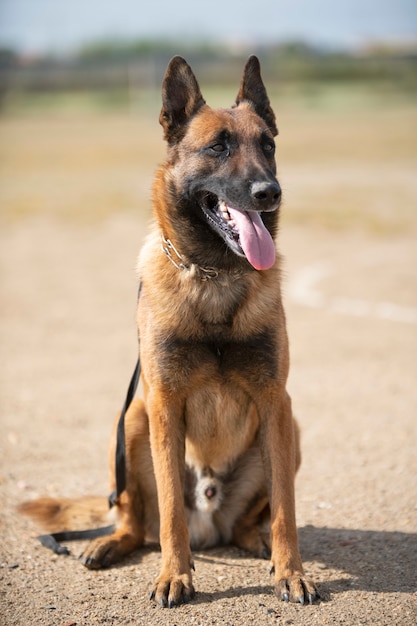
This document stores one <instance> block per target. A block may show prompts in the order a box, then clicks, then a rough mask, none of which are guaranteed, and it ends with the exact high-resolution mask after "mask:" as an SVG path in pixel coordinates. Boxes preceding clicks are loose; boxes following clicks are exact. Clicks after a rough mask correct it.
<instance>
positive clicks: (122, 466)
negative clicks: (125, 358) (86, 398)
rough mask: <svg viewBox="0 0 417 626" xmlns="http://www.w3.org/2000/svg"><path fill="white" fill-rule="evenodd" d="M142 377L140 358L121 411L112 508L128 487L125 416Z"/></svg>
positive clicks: (111, 496)
mask: <svg viewBox="0 0 417 626" xmlns="http://www.w3.org/2000/svg"><path fill="white" fill-rule="evenodd" d="M139 378H140V359H138V362H137V363H136V367H135V370H134V372H133V376H132V378H131V381H130V384H129V388H128V390H127V394H126V400H125V403H124V405H123V409H122V412H121V413H120V417H119V422H118V424H117V444H116V491H113V492H112V493H111V494H110V495H109V505H110V508H111V507H112V506H114V505H115V504H116V503H117V500H118V498H119V497H120V494H121V493H123V491H124V490H125V489H126V438H125V416H126V413H127V410H128V408H129V407H130V405H131V403H132V400H133V397H134V395H135V393H136V389H137V387H138V382H139Z"/></svg>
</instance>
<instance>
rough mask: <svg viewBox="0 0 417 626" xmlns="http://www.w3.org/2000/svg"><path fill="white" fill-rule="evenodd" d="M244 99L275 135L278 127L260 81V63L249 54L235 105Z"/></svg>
mask: <svg viewBox="0 0 417 626" xmlns="http://www.w3.org/2000/svg"><path fill="white" fill-rule="evenodd" d="M245 100H246V101H249V102H251V103H252V104H253V106H254V108H255V111H256V113H257V114H258V115H259V117H261V118H262V119H263V120H264V121H265V122H266V123H267V124H268V128H269V129H270V131H271V133H272V134H273V135H277V134H278V129H277V125H276V122H275V114H274V112H273V110H272V108H271V104H270V102H269V98H268V94H267V93H266V89H265V85H264V84H263V82H262V78H261V65H260V63H259V59H258V57H256V56H251V57H249V59H248V60H247V63H246V65H245V69H244V70H243V76H242V81H241V83H240V88H239V93H238V94H237V98H236V104H235V106H238V105H239V104H240V103H241V102H243V101H245Z"/></svg>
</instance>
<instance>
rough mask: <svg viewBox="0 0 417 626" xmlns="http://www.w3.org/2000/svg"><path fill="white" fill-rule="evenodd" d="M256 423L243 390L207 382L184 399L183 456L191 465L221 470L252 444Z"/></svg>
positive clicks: (214, 380)
mask: <svg viewBox="0 0 417 626" xmlns="http://www.w3.org/2000/svg"><path fill="white" fill-rule="evenodd" d="M258 424H259V420H258V414H257V412H256V409H255V405H254V403H253V401H252V399H251V397H250V396H249V395H248V394H247V393H246V392H245V391H244V390H243V389H242V388H240V387H239V386H237V385H235V384H234V383H233V382H232V381H220V380H218V379H211V380H210V379H207V380H206V382H205V384H204V385H201V386H199V387H194V388H192V389H190V391H189V393H188V396H187V400H186V406H185V425H186V456H187V458H188V459H189V461H190V462H192V463H193V464H196V465H199V466H203V467H204V466H209V467H212V468H213V469H214V470H216V471H218V472H221V471H224V469H225V468H226V467H227V465H228V464H229V463H230V462H231V461H232V460H233V459H235V458H236V457H237V456H239V455H240V454H242V453H243V452H244V451H245V450H246V449H247V448H248V446H249V445H250V444H251V442H252V441H253V438H254V436H255V433H256V431H257V429H258Z"/></svg>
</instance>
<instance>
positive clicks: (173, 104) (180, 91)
mask: <svg viewBox="0 0 417 626" xmlns="http://www.w3.org/2000/svg"><path fill="white" fill-rule="evenodd" d="M204 104H205V100H204V99H203V96H202V95H201V91H200V87H199V86H198V83H197V79H196V77H195V76H194V74H193V71H192V69H191V67H190V66H189V65H188V63H187V62H186V61H185V60H184V59H183V58H182V57H180V56H175V57H174V58H173V59H171V61H170V62H169V65H168V67H167V71H166V72H165V76H164V80H163V83H162V109H161V114H160V116H159V122H160V124H161V125H162V127H163V129H164V137H165V139H166V141H167V142H168V143H169V144H175V143H177V142H178V141H180V140H181V139H182V138H183V136H184V134H185V129H186V125H187V123H188V121H189V119H190V118H191V117H192V116H193V115H194V114H195V113H197V111H198V110H199V109H200V108H201V107H202V106H203V105H204Z"/></svg>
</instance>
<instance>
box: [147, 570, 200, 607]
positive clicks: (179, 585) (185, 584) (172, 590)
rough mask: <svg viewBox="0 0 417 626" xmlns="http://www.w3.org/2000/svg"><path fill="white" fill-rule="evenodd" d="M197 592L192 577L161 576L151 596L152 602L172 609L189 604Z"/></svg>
mask: <svg viewBox="0 0 417 626" xmlns="http://www.w3.org/2000/svg"><path fill="white" fill-rule="evenodd" d="M194 594H195V591H194V587H193V584H192V582H191V576H189V575H187V574H183V575H182V576H172V577H170V578H167V577H164V576H162V575H161V576H159V578H157V580H156V582H155V587H154V588H153V589H152V591H151V593H150V594H149V599H150V600H155V602H156V603H157V604H159V605H160V606H162V607H164V608H165V607H168V608H169V609H172V608H173V607H174V606H178V605H179V604H187V603H188V602H189V601H190V600H191V599H192V598H193V597H194Z"/></svg>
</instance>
